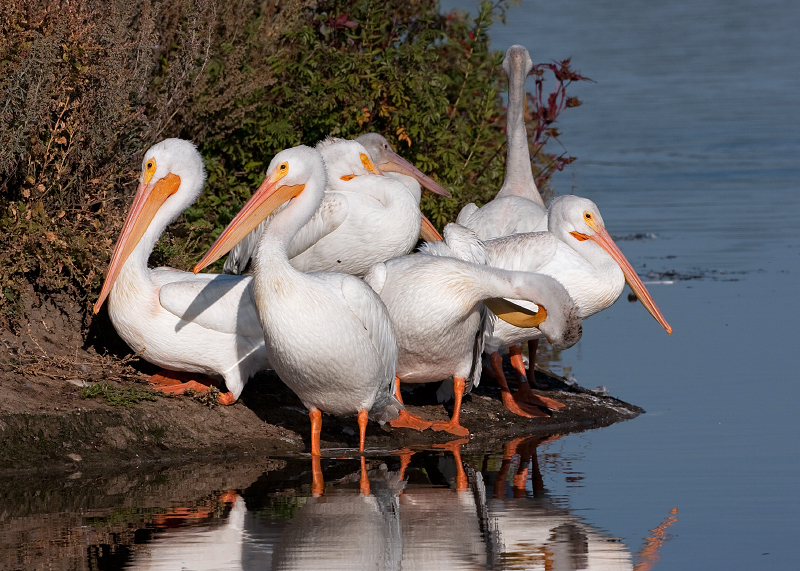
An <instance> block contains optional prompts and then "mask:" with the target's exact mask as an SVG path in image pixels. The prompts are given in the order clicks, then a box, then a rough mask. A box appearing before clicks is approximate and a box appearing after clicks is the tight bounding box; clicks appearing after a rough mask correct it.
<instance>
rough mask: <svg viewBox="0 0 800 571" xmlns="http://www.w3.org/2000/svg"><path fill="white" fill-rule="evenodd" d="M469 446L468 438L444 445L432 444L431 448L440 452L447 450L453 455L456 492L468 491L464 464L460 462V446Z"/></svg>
mask: <svg viewBox="0 0 800 571" xmlns="http://www.w3.org/2000/svg"><path fill="white" fill-rule="evenodd" d="M463 444H469V438H459V439H458V440H451V441H450V442H447V443H446V444H434V445H433V447H434V448H437V449H440V450H448V451H449V452H450V453H452V454H453V458H454V459H455V462H456V492H466V491H467V490H468V489H469V481H468V480H467V474H466V472H464V464H463V463H462V462H461V446H462V445H463Z"/></svg>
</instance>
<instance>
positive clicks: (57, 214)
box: [0, 0, 582, 326]
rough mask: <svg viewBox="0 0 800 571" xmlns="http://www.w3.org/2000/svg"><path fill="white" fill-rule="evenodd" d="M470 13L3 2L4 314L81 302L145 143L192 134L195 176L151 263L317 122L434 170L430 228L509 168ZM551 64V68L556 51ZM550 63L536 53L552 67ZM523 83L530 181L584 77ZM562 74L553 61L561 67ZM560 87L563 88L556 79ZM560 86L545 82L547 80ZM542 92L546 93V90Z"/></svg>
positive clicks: (235, 199) (206, 230) (324, 129)
mask: <svg viewBox="0 0 800 571" xmlns="http://www.w3.org/2000/svg"><path fill="white" fill-rule="evenodd" d="M504 8H505V0H499V1H498V2H497V3H495V4H492V3H490V2H482V3H481V4H480V7H479V10H478V12H477V13H476V14H475V15H474V16H469V15H467V14H464V13H454V14H446V15H444V14H441V13H440V12H439V7H438V3H437V2H436V0H412V1H408V0H385V1H383V2H375V1H372V0H317V1H316V2H311V0H289V1H282V2H280V3H279V2H278V1H277V0H268V1H263V0H259V1H256V0H243V1H241V2H235V3H234V2H228V3H223V2H217V1H215V0H181V1H177V2H163V3H154V2H151V1H150V0H136V1H133V2H131V1H130V0H70V1H69V2H65V1H63V0H17V1H16V2H14V3H11V5H10V6H6V7H4V10H3V12H2V13H0V71H2V74H1V75H0V110H2V114H3V116H2V118H3V120H2V122H1V123H0V233H2V235H3V242H2V243H0V255H2V259H3V260H9V261H11V262H12V263H10V264H3V273H2V274H1V275H0V315H2V316H3V317H0V320H2V322H3V323H2V325H4V326H13V325H14V324H15V323H19V320H20V319H22V318H23V315H22V313H23V308H24V306H25V303H27V302H28V301H30V300H28V301H26V300H25V299H24V295H23V294H22V293H21V292H25V291H30V290H31V286H33V291H34V292H35V294H36V295H50V294H53V293H55V292H61V291H65V292H67V293H68V294H69V296H70V297H72V298H73V299H76V300H79V302H80V303H81V304H83V307H84V308H85V312H86V316H87V320H86V323H88V316H89V307H90V305H91V303H90V301H91V300H93V298H94V296H95V295H96V293H97V291H98V290H99V287H100V284H101V282H102V279H103V277H104V273H105V269H106V264H107V261H108V257H109V256H110V253H111V249H112V246H113V243H114V241H115V240H116V237H117V235H118V233H119V230H120V227H121V225H122V221H123V219H124V213H125V211H126V210H127V208H128V206H129V202H130V194H131V192H132V191H133V189H134V188H135V186H136V179H137V177H138V167H139V164H140V161H141V155H142V153H143V151H144V150H145V149H146V148H147V147H148V146H150V145H151V144H152V143H154V142H156V141H157V140H160V139H163V138H166V137H169V136H180V137H184V138H188V139H191V140H193V141H195V142H196V143H198V144H199V146H200V149H201V151H202V153H203V155H204V157H205V160H206V166H207V169H208V173H209V178H208V190H207V192H205V193H203V195H202V196H201V198H200V200H199V201H198V203H197V204H196V205H195V206H194V207H192V208H190V209H189V210H188V211H187V212H186V215H185V216H184V217H183V218H182V219H181V220H182V221H181V222H179V223H178V224H176V225H173V226H172V227H171V229H170V230H169V232H167V233H166V235H165V236H164V238H163V239H162V241H161V242H160V243H159V245H158V246H157V248H156V251H155V253H154V257H153V260H152V262H153V263H156V264H169V265H172V266H175V267H179V268H184V269H188V268H189V267H190V266H191V265H192V264H193V263H194V262H195V261H196V260H197V258H198V257H199V255H200V254H201V253H202V252H203V251H205V249H206V248H207V247H208V246H209V245H210V244H211V242H212V241H213V240H214V239H215V238H216V236H217V235H218V234H219V232H220V231H221V230H222V228H223V227H224V226H225V225H226V224H227V223H228V222H229V221H230V219H231V218H232V217H233V216H234V215H235V213H236V212H237V211H238V209H239V208H240V207H241V206H242V204H243V203H244V201H245V200H246V199H247V198H249V196H250V191H251V189H252V188H254V186H255V185H257V184H258V183H260V182H261V178H262V176H263V174H264V171H265V169H266V165H267V164H268V163H269V160H270V159H271V157H272V156H273V155H274V154H275V153H276V152H278V151H280V150H281V149H284V148H286V147H290V146H294V145H297V144H300V143H306V144H314V143H315V142H316V141H318V140H320V139H322V138H324V137H325V136H327V135H334V136H339V137H346V138H349V137H355V136H357V135H359V134H361V133H364V132H369V131H377V132H380V133H382V134H384V135H385V136H386V137H387V138H388V139H389V140H390V142H392V143H393V144H394V145H395V147H398V151H399V152H400V153H401V154H403V155H405V156H406V157H407V158H409V159H411V160H412V162H415V163H416V164H417V166H419V167H420V168H421V169H423V170H425V171H426V172H428V173H430V174H432V176H433V177H434V178H438V179H439V182H441V183H442V184H443V185H444V186H445V187H447V188H448V189H449V190H451V192H452V193H453V198H452V199H442V198H441V197H435V198H434V197H432V196H429V195H427V194H424V195H423V202H422V208H423V210H424V211H425V213H426V215H427V216H428V217H429V218H430V219H431V220H433V221H434V222H435V223H437V224H438V225H442V224H444V223H445V222H446V221H448V220H452V219H454V218H455V215H456V214H457V212H458V210H459V209H460V208H461V206H462V205H463V204H465V203H466V202H470V201H475V202H478V203H480V204H483V203H485V202H486V201H488V200H490V199H491V198H492V197H493V196H494V194H495V192H496V191H497V189H499V188H500V186H501V184H502V179H503V173H504V163H505V133H504V129H505V118H504V111H503V105H502V99H501V97H500V93H501V91H502V90H503V86H504V84H505V78H504V76H503V74H502V72H501V71H500V64H501V61H502V57H503V55H502V53H499V52H493V51H491V50H490V48H489V38H488V35H487V33H488V29H489V26H490V25H491V23H492V22H494V21H496V20H497V19H498V18H502V17H503V14H504ZM565 64H566V65H565ZM548 65H549V64H548ZM543 69H544V68H542V67H540V68H538V71H537V73H539V74H540V75H539V76H538V77H537V91H536V92H535V93H534V94H532V95H531V102H532V103H533V104H532V105H531V106H530V108H531V109H532V110H533V111H532V113H531V116H530V117H529V127H530V132H533V133H536V134H535V135H534V142H535V144H536V146H535V147H534V148H535V151H536V157H537V158H536V161H535V162H536V164H537V168H538V169H539V170H541V172H540V176H539V182H540V184H546V181H547V178H548V177H549V175H550V174H551V173H552V171H553V170H554V169H557V168H561V167H563V165H564V164H567V163H568V162H569V160H570V159H569V157H565V156H564V155H562V156H556V155H551V156H549V157H548V156H547V155H546V153H545V152H544V151H542V149H541V148H540V146H539V145H540V144H542V143H544V142H545V141H546V140H547V139H548V138H549V137H555V136H557V135H558V132H557V131H556V130H555V129H554V125H553V121H555V119H556V117H557V116H558V113H560V112H561V111H562V110H563V109H564V108H566V107H569V106H574V105H576V104H578V102H577V100H575V99H571V98H568V97H567V96H566V92H565V88H566V86H567V85H568V84H569V82H570V81H573V80H577V79H582V78H580V76H577V75H576V74H572V72H571V70H569V65H568V62H562V64H560V65H555V64H553V65H549V69H550V70H551V71H553V72H554V73H555V74H556V76H557V77H559V80H558V83H557V90H556V91H557V93H556V95H554V96H553V97H549V96H547V94H546V93H545V92H544V91H542V89H540V86H541V85H542V84H541V81H540V80H541V78H542V77H543V76H542V75H541V73H542V71H543ZM559 74H561V75H560V76H559ZM562 88H563V89H562ZM559 89H561V91H558V90H559ZM544 99H546V101H544Z"/></svg>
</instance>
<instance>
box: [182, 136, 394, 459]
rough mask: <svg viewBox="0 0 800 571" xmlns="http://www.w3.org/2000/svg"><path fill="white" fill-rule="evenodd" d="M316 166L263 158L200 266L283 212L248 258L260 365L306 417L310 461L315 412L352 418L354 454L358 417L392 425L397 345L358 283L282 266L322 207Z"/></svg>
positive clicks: (381, 310)
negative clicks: (255, 180)
mask: <svg viewBox="0 0 800 571" xmlns="http://www.w3.org/2000/svg"><path fill="white" fill-rule="evenodd" d="M325 185H326V173H325V164H324V162H323V159H322V155H320V153H319V151H317V150H315V149H312V148H310V147H306V146H299V147H295V148H292V149H287V150H284V151H281V152H280V153H278V154H277V155H275V157H274V158H273V159H272V162H270V165H269V168H268V170H267V177H266V179H265V180H264V182H263V183H262V184H261V186H260V187H259V188H258V190H256V191H255V193H253V196H252V197H251V198H250V200H249V201H248V202H247V204H245V205H244V207H243V208H242V210H241V211H240V212H239V214H237V215H236V216H235V217H234V219H233V220H232V221H231V223H230V224H229V225H228V227H227V228H226V229H225V230H224V231H223V232H222V234H221V235H220V237H219V238H218V239H217V241H216V242H215V243H214V244H213V245H212V246H211V249H209V251H208V252H207V253H206V255H205V256H204V257H203V259H202V260H200V262H199V263H198V264H197V265H196V266H195V268H194V269H195V271H199V270H201V269H202V268H204V267H206V266H207V265H209V264H211V263H213V262H214V261H216V260H218V259H219V258H220V257H222V256H223V255H224V254H225V253H226V252H228V250H230V249H231V248H232V247H233V245H234V244H236V243H237V242H238V241H239V240H241V239H242V238H243V237H244V236H246V235H247V234H248V233H249V232H250V231H251V230H253V228H255V227H256V226H257V225H258V224H259V223H260V222H261V221H262V220H263V219H264V218H266V217H267V216H269V215H270V214H271V213H272V212H273V211H274V210H275V209H277V208H278V207H279V206H281V205H282V204H283V203H285V202H287V201H288V203H287V204H286V205H285V207H284V208H283V209H282V210H281V211H280V212H278V213H277V214H275V216H274V217H273V219H272V222H271V223H270V224H269V225H268V226H267V228H266V229H265V230H264V232H263V233H262V235H261V237H260V240H259V245H258V247H257V249H256V253H255V257H254V260H253V262H254V280H255V285H254V295H255V302H256V307H257V308H258V317H259V319H260V321H261V326H262V328H263V330H264V335H265V340H266V348H267V356H268V357H269V360H270V364H271V366H272V368H273V369H274V370H275V371H276V372H277V373H278V375H279V376H280V378H281V380H282V381H283V382H284V383H286V384H287V385H288V386H289V388H291V389H292V390H293V391H294V392H295V393H296V394H297V396H298V397H300V400H301V401H303V404H304V405H305V406H306V407H307V408H308V409H309V417H310V419H311V453H312V455H315V456H319V455H320V430H321V426H322V411H326V412H329V413H331V414H337V415H351V414H355V413H357V414H358V425H359V429H360V450H362V451H363V450H364V437H365V431H366V427H367V418H368V416H369V417H372V418H373V419H375V420H378V421H379V422H385V421H389V420H392V419H393V418H396V417H397V415H398V413H399V411H400V409H401V408H402V405H401V404H400V403H399V402H398V401H397V400H395V397H394V396H393V393H394V371H395V368H396V365H397V342H396V340H395V335H394V332H393V330H392V323H391V321H390V320H389V315H388V313H387V311H386V307H385V306H384V304H383V302H382V301H381V299H380V297H379V296H378V295H377V294H376V293H375V292H374V291H373V290H372V289H370V287H369V286H368V285H367V284H365V283H364V282H363V281H362V280H360V279H358V278H356V277H354V276H351V275H347V274H339V273H333V272H312V273H303V272H301V271H299V270H297V269H296V268H294V267H293V266H292V264H291V263H290V262H289V256H288V254H287V250H288V249H289V245H290V243H291V241H292V238H293V237H294V236H295V235H296V234H297V232H298V231H300V229H301V228H302V227H303V226H304V225H305V224H306V222H308V221H309V220H310V219H311V217H312V216H313V215H314V213H315V212H316V211H317V208H318V207H319V205H320V202H322V199H323V196H324V193H325Z"/></svg>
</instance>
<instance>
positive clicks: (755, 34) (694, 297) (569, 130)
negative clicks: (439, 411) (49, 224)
mask: <svg viewBox="0 0 800 571" xmlns="http://www.w3.org/2000/svg"><path fill="white" fill-rule="evenodd" d="M448 5H449V4H448ZM798 26H800V10H798V8H797V6H796V5H795V4H794V3H793V2H789V1H780V0H778V1H772V2H755V1H741V0H740V1H732V2H731V1H721V0H702V1H698V0H675V1H672V2H669V3H664V4H663V5H662V6H660V7H653V5H652V4H651V3H645V2H632V1H629V0H614V1H610V0H593V1H591V2H590V1H579V0H566V1H562V2H556V3H544V2H531V1H525V0H523V1H522V3H521V4H520V6H518V7H514V8H511V9H510V10H509V12H508V25H506V26H502V25H497V26H495V28H494V29H493V32H492V39H493V44H492V45H493V47H494V48H497V49H503V50H505V49H506V48H507V47H508V46H510V45H512V44H514V43H520V44H523V45H525V46H526V47H527V48H528V49H529V51H530V53H531V57H532V59H533V60H534V62H537V61H550V60H561V59H564V58H567V57H572V62H573V67H574V68H575V69H577V70H578V71H580V73H582V74H584V75H586V76H588V77H590V78H592V79H593V80H595V81H596V82H597V83H595V84H590V83H586V84H581V85H574V86H573V87H574V92H575V93H576V94H577V95H578V96H579V97H580V98H581V99H582V100H583V102H584V105H583V106H582V107H580V108H578V109H571V110H568V111H567V113H565V114H564V115H563V116H562V117H563V120H562V121H561V128H562V129H561V130H562V131H563V133H564V135H563V138H562V142H563V144H564V145H565V146H566V148H567V149H568V150H569V152H570V153H571V154H572V155H574V156H577V157H578V159H579V160H578V161H577V162H575V163H573V165H571V166H570V167H569V170H568V172H565V173H562V174H560V175H558V176H557V178H556V183H555V186H556V191H557V193H565V192H574V193H575V194H579V195H582V196H586V197H588V198H591V199H592V200H594V201H595V202H596V203H597V204H598V206H599V207H600V210H601V212H602V214H603V217H604V219H605V221H606V225H607V227H608V228H609V231H610V232H611V233H612V234H613V235H615V236H618V237H624V236H630V235H634V234H638V233H642V234H649V233H652V234H654V235H655V238H654V239H650V240H643V241H621V242H619V244H620V246H621V248H622V249H623V251H624V252H625V253H626V254H627V255H628V256H629V259H630V260H631V262H632V263H633V265H634V266H635V267H636V268H637V269H638V270H639V271H640V273H642V274H646V273H647V272H648V271H655V272H669V271H675V272H677V273H678V274H684V275H701V276H702V277H701V278H700V279H694V280H689V281H676V282H674V283H672V284H669V285H663V284H662V285H651V286H649V287H650V289H651V293H652V294H653V296H654V297H655V299H656V301H657V302H658V304H659V306H660V307H661V309H662V311H663V312H664V314H665V316H667V319H668V320H669V322H670V324H671V325H672V326H673V328H674V331H675V332H674V333H673V335H672V336H671V337H668V336H667V335H665V334H664V332H663V331H662V330H661V329H660V328H659V327H658V325H657V324H656V323H655V322H654V321H653V320H652V319H651V318H650V317H649V316H648V315H647V314H646V312H645V311H644V310H643V308H641V307H640V306H639V304H630V303H627V302H626V301H625V299H624V296H623V297H622V298H621V299H620V301H618V302H617V304H616V305H615V306H614V307H612V308H610V309H609V310H607V311H605V312H603V313H601V314H599V315H597V316H595V317H592V318H591V319H589V320H588V321H587V322H585V323H584V335H583V338H582V340H581V341H580V343H579V345H578V346H576V347H575V348H573V349H572V350H570V351H567V352H565V353H563V354H562V358H563V365H564V366H566V367H571V370H572V373H573V374H574V375H575V376H576V378H577V380H578V381H579V382H580V383H581V384H582V385H584V386H587V387H594V386H597V385H605V386H607V387H608V388H609V390H610V392H611V394H613V395H615V396H618V397H620V398H622V399H624V400H627V401H629V402H634V403H637V404H639V405H641V406H643V407H644V408H645V409H646V410H647V411H648V414H646V415H643V416H641V417H639V418H637V419H636V420H634V421H632V422H628V423H624V424H621V425H616V426H612V427H610V428H607V429H603V430H600V431H592V432H589V433H584V434H581V435H574V436H570V437H567V438H564V439H561V440H559V441H558V442H556V443H553V444H551V445H550V446H549V447H548V449H549V450H550V451H552V452H557V453H558V454H560V455H561V456H566V457H570V458H572V459H573V460H572V466H573V469H574V470H577V471H579V472H581V473H582V475H583V477H582V479H581V480H580V481H579V483H569V482H567V481H566V478H565V476H564V474H560V473H553V474H551V475H549V476H547V475H546V476H545V486H546V487H547V488H548V490H549V491H550V492H551V493H553V494H555V495H559V496H562V497H563V498H565V499H566V500H567V501H568V503H569V505H570V506H571V508H572V509H573V510H574V511H575V512H576V513H578V514H580V515H582V516H583V517H585V518H587V520H588V521H590V522H591V523H592V524H594V525H596V526H598V527H600V528H602V529H605V530H607V531H608V532H610V533H612V534H613V535H616V536H618V537H620V538H622V539H623V541H625V542H626V543H628V544H629V545H633V546H637V545H639V544H640V542H641V539H642V538H643V536H644V535H646V533H647V530H648V529H650V528H652V527H653V522H654V521H657V520H658V519H659V517H661V515H662V514H664V513H665V512H666V510H667V509H669V508H672V507H676V508H678V511H679V515H678V522H677V523H676V524H674V525H673V526H672V527H671V528H670V530H669V534H670V535H671V536H672V538H671V539H670V540H669V541H668V542H667V543H666V544H665V545H664V546H663V547H662V549H661V560H660V562H659V563H658V565H657V567H656V568H657V569H664V570H666V569H796V568H797V559H798V557H800V546H798V544H797V542H796V541H795V540H794V539H793V538H794V535H795V534H794V527H795V525H794V524H795V522H796V517H797V514H798V512H799V511H800V493H799V492H798V491H797V482H798V481H800V447H798V445H797V435H798V434H800V420H799V419H800V415H798V414H797V411H796V403H797V402H798V399H799V398H800V385H799V384H798V375H797V368H796V364H795V361H796V360H795V355H794V351H795V350H796V349H795V345H796V343H795V339H796V337H795V335H796V331H797V327H798V320H797V318H798V311H797V309H796V307H797V306H796V303H797V299H798V285H797V279H798V276H800V236H798V232H797V231H796V229H797V216H798V214H800V192H798V191H799V190H800V111H798V106H797V104H798V99H799V98H800V95H798V94H800V69H799V67H800V66H799V64H798V59H797V54H798V53H800V34H798V33H797V30H798Z"/></svg>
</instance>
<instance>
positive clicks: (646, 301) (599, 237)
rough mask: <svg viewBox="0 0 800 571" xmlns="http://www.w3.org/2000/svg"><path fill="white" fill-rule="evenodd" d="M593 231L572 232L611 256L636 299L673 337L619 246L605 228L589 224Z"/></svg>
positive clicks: (669, 327) (670, 328) (579, 238)
mask: <svg viewBox="0 0 800 571" xmlns="http://www.w3.org/2000/svg"><path fill="white" fill-rule="evenodd" d="M589 226H590V227H591V228H592V230H594V231H595V234H593V235H587V234H581V233H580V232H571V234H572V236H574V237H575V238H577V239H578V240H581V241H583V240H592V241H593V242H595V243H596V244H597V245H598V246H600V247H601V248H603V250H605V251H606V252H607V253H608V255H609V256H611V257H612V258H613V259H614V261H615V262H616V263H617V265H618V266H619V267H620V269H621V270H622V273H623V275H624V276H625V281H626V282H627V284H628V285H629V286H630V288H631V289H632V290H633V293H635V294H636V297H638V298H639V301H641V302H642V305H643V306H644V307H645V309H647V311H648V312H649V313H650V315H652V316H653V317H654V318H655V320H656V321H658V323H659V324H661V327H663V328H664V329H665V330H666V332H667V333H669V334H670V335H672V327H671V326H670V324H669V323H667V320H666V319H665V318H664V315H662V313H661V310H659V309H658V306H657V305H656V302H655V301H653V297H652V296H651V295H650V292H649V291H647V288H646V287H644V284H643V283H642V280H641V279H639V276H638V275H637V274H636V270H634V269H633V266H631V264H630V262H628V259H627V258H626V257H625V255H624V254H623V253H622V251H620V249H619V248H618V247H617V245H616V244H615V243H614V240H612V239H611V236H609V234H608V232H607V231H606V229H605V228H603V227H602V226H600V225H597V224H589Z"/></svg>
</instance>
